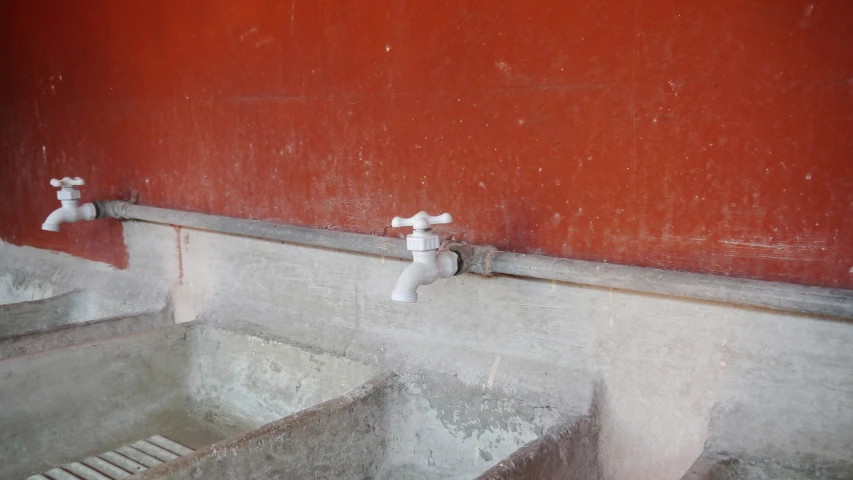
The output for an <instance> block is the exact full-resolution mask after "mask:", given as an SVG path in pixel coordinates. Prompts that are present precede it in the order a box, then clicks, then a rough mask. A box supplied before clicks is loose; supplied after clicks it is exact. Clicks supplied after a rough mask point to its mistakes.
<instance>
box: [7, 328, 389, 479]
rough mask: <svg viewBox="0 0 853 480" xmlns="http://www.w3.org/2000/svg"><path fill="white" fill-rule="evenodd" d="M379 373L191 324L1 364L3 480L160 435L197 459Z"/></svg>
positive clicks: (323, 355) (324, 356)
mask: <svg viewBox="0 0 853 480" xmlns="http://www.w3.org/2000/svg"><path fill="white" fill-rule="evenodd" d="M373 374H374V370H373V369H372V368H369V367H366V366H363V365H360V364H357V363H355V362H352V361H349V360H346V359H343V358H340V357H334V356H330V355H327V354H323V353H322V352H318V351H311V350H305V349H300V348H296V347H294V346H292V345H288V344H286V343H281V342H277V341H275V340H272V339H270V338H260V337H254V336H252V335H248V334H246V333H243V332H237V331H229V330H221V329H213V328H210V327H207V326H204V325H198V324H188V325H182V326H171V327H165V328H160V329H156V330H150V331H148V332H145V333H141V334H136V335H129V336H124V337H119V338H115V339H111V340H107V341H101V342H97V343H89V344H83V345H78V346H74V347H68V348H61V349H54V350H49V351H45V352H42V353H39V354H34V355H26V356H21V357H13V358H7V359H5V360H0V405H2V406H3V408H2V409H0V432H1V433H0V435H2V438H0V458H2V459H3V461H2V462H0V463H1V464H0V478H4V479H5V478H24V477H26V476H27V475H28V474H33V473H37V472H41V471H45V470H48V469H49V468H50V466H51V465H53V464H61V463H64V462H68V461H72V460H77V459H81V458H83V457H85V456H87V455H92V454H97V453H100V452H102V451H106V450H109V449H112V448H115V447H117V446H120V445H122V444H124V443H127V442H130V441H132V440H136V439H140V438H147V437H148V436H151V435H154V434H161V435H164V436H166V437H167V438H171V439H173V440H175V441H177V442H179V443H182V444H184V445H187V446H189V447H191V448H194V449H197V448H201V447H204V446H207V445H210V444H213V443H214V442H217V441H220V440H223V439H225V438H229V437H232V436H234V435H236V434H239V433H242V432H246V431H249V430H251V429H253V428H257V427H259V426H261V425H262V424H264V423H267V422H269V421H272V420H276V419H279V418H282V417H284V416H286V415H289V414H292V413H294V412H296V411H299V410H301V409H304V408H306V407H310V406H313V405H315V404H317V403H320V402H322V401H325V400H328V399H330V398H332V397H335V396H337V395H340V394H342V393H344V392H346V391H348V390H350V389H352V388H354V387H356V386H358V385H360V384H362V383H364V382H365V381H367V380H368V379H370V378H371V377H372V376H373Z"/></svg>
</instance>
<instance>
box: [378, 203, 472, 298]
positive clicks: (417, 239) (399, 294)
mask: <svg viewBox="0 0 853 480" xmlns="http://www.w3.org/2000/svg"><path fill="white" fill-rule="evenodd" d="M452 221H453V217H451V216H450V214H449V213H445V214H443V215H439V216H437V217H431V216H430V215H428V214H427V213H426V212H420V213H418V214H417V215H415V216H414V217H409V218H400V217H394V219H393V220H391V226H392V227H414V232H412V233H411V234H409V235H407V236H406V247H407V248H408V249H409V251H411V252H412V257H413V258H414V260H415V261H414V262H412V264H411V265H409V266H408V267H406V269H405V270H403V273H401V274H400V278H399V280H397V285H396V286H395V287H394V291H393V292H391V300H394V301H396V302H408V303H415V302H417V301H418V287H420V286H421V285H429V284H431V283H433V282H435V281H436V280H438V279H439V278H447V277H452V276H453V275H455V274H456V272H457V270H458V268H459V265H458V262H459V257H458V256H457V255H456V254H455V253H453V252H451V251H445V250H442V251H439V250H438V248H439V246H440V244H441V242H440V240H439V239H438V234H436V233H433V231H432V229H431V227H432V225H436V224H440V223H450V222H452Z"/></svg>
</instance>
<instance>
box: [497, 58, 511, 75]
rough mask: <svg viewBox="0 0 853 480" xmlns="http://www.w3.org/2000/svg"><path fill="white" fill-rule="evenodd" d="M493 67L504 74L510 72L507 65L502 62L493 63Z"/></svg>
mask: <svg viewBox="0 0 853 480" xmlns="http://www.w3.org/2000/svg"><path fill="white" fill-rule="evenodd" d="M495 66H496V67H498V70H500V71H502V72H504V73H509V71H510V70H511V68H510V66H509V64H507V63H506V62H504V61H503V60H500V61H497V62H495Z"/></svg>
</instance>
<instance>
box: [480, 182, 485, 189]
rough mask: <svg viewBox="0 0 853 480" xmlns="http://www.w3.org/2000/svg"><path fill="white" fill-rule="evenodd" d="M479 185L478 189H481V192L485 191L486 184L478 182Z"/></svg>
mask: <svg viewBox="0 0 853 480" xmlns="http://www.w3.org/2000/svg"><path fill="white" fill-rule="evenodd" d="M479 185H480V188H482V189H483V190H485V189H486V184H485V183H483V182H480V183H479Z"/></svg>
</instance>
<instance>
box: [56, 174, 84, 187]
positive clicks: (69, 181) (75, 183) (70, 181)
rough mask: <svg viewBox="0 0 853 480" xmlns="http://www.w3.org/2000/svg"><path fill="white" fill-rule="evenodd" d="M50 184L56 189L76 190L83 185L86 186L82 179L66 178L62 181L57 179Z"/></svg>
mask: <svg viewBox="0 0 853 480" xmlns="http://www.w3.org/2000/svg"><path fill="white" fill-rule="evenodd" d="M50 184H51V185H52V186H54V187H62V188H74V187H79V186H82V185H86V182H85V181H84V180H83V179H82V178H80V177H74V178H71V177H65V178H63V179H62V180H57V179H55V178H53V179H51V180H50Z"/></svg>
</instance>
